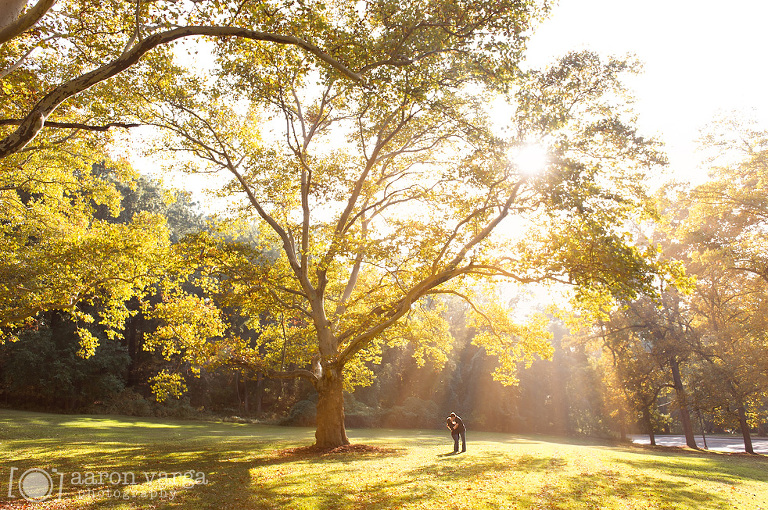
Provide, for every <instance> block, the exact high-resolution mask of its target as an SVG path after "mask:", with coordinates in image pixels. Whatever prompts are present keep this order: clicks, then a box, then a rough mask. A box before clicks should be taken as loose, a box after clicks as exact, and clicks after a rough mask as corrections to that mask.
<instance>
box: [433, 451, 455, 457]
mask: <svg viewBox="0 0 768 510" xmlns="http://www.w3.org/2000/svg"><path fill="white" fill-rule="evenodd" d="M456 455H459V452H448V453H438V454H437V456H438V457H454V456H456Z"/></svg>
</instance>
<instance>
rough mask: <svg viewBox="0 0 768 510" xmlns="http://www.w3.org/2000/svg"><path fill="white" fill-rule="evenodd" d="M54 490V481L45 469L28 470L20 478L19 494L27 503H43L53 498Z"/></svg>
mask: <svg viewBox="0 0 768 510" xmlns="http://www.w3.org/2000/svg"><path fill="white" fill-rule="evenodd" d="M53 489H54V485H53V479H52V478H51V475H49V474H48V472H47V471H45V470H43V469H38V468H33V469H27V470H26V471H24V474H22V475H21V477H19V493H20V494H21V496H22V497H23V498H24V499H26V500H27V501H43V500H44V499H47V498H49V497H50V496H51V493H52V492H53Z"/></svg>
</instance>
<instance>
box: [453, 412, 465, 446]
mask: <svg viewBox="0 0 768 510" xmlns="http://www.w3.org/2000/svg"><path fill="white" fill-rule="evenodd" d="M451 422H453V425H452V426H451V436H453V453H459V436H461V453H464V452H466V451H467V429H466V427H464V422H463V421H461V418H459V417H458V416H456V413H451Z"/></svg>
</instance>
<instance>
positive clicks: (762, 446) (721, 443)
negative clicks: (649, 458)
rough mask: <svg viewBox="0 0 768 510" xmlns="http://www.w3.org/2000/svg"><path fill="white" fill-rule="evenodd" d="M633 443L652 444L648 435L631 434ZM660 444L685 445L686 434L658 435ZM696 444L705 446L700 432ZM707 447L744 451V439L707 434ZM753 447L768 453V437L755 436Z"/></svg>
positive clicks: (657, 442)
mask: <svg viewBox="0 0 768 510" xmlns="http://www.w3.org/2000/svg"><path fill="white" fill-rule="evenodd" d="M629 437H630V439H632V442H633V443H637V444H650V443H651V442H650V440H649V439H648V436H647V435H640V434H633V435H630V436H629ZM656 444H657V445H658V446H685V436H656ZM696 444H697V445H698V446H699V448H704V441H703V440H702V438H701V435H700V434H697V435H696ZM707 447H708V448H709V449H710V450H716V451H719V452H743V451H744V439H743V438H742V437H741V436H707ZM752 448H753V449H754V450H755V453H762V454H764V455H768V439H766V438H764V437H753V438H752Z"/></svg>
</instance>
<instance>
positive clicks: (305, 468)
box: [0, 411, 768, 510]
mask: <svg viewBox="0 0 768 510" xmlns="http://www.w3.org/2000/svg"><path fill="white" fill-rule="evenodd" d="M349 435H350V438H351V439H352V440H353V442H354V443H355V444H353V445H349V446H345V447H341V448H337V449H331V450H327V449H317V448H314V447H312V446H308V445H310V444H311V443H312V439H313V431H312V430H310V429H304V428H280V427H267V426H260V425H251V424H232V423H201V422H174V421H163V420H159V419H144V418H141V419H136V418H127V417H120V418H118V417H103V416H99V417H92V416H65V415H47V414H36V413H22V412H16V411H0V484H1V485H0V508H17V509H21V508H35V509H36V508H46V509H53V508H62V509H73V508H74V509H97V508H98V509H102V508H104V509H134V508H140V509H187V508H188V509H205V508H210V509H216V510H225V509H291V510H293V509H361V510H362V509H365V510H368V509H393V508H395V509H396V508H402V509H433V508H435V509H437V508H439V509H441V510H442V509H473V510H474V509H507V508H509V509H512V508H521V509H574V510H575V509H585V508H587V509H589V508H594V509H598V508H599V509H640V508H643V509H646V508H653V509H670V508H679V509H710V508H711V509H716V508H722V509H731V508H739V509H745V510H749V509H761V508H762V509H765V508H768V483H766V482H768V459H766V457H763V456H746V455H725V454H716V453H704V452H697V451H692V450H662V449H651V448H639V447H632V446H624V445H622V446H617V445H611V444H599V443H594V442H589V441H578V440H567V439H559V438H541V437H523V436H511V435H504V434H491V433H481V432H472V431H471V430H470V432H469V434H468V437H467V439H468V443H467V446H468V452H467V453H463V454H459V455H453V454H452V450H453V442H452V440H451V438H450V436H449V435H448V434H447V433H445V434H444V433H442V432H440V431H424V430H413V431H408V430H382V429H378V430H352V431H349ZM43 473H46V474H47V475H48V476H50V487H43V489H49V491H48V492H50V495H49V497H48V498H47V499H46V500H45V501H43V502H35V503H31V502H28V501H25V500H24V499H23V498H22V497H21V493H20V491H21V490H22V489H26V490H27V492H28V493H32V492H34V491H33V489H39V487H36V486H35V484H33V483H32V482H34V481H37V482H40V481H47V480H48V479H47V478H45V475H44V474H43ZM89 473H90V475H89ZM89 476H90V478H89ZM9 482H10V485H9ZM9 494H10V497H9Z"/></svg>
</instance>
